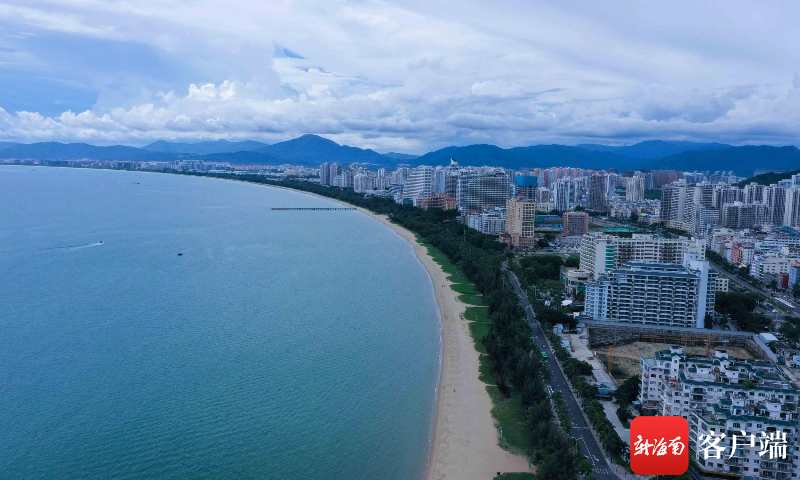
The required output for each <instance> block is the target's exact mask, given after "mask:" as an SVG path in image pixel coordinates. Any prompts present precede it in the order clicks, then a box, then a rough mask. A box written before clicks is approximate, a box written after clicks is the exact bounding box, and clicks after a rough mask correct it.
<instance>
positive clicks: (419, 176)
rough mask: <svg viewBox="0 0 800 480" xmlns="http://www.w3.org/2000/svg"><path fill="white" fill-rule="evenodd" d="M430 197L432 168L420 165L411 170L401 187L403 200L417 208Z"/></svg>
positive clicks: (431, 193) (431, 192) (431, 191)
mask: <svg viewBox="0 0 800 480" xmlns="http://www.w3.org/2000/svg"><path fill="white" fill-rule="evenodd" d="M431 195H433V167H429V166H427V165H422V166H419V167H417V168H415V169H413V170H411V172H410V173H409V175H408V179H407V180H406V183H405V184H404V185H403V200H404V201H406V200H408V201H410V202H411V203H412V204H413V205H414V206H419V205H421V204H422V201H423V200H425V199H426V198H428V197H430V196H431Z"/></svg>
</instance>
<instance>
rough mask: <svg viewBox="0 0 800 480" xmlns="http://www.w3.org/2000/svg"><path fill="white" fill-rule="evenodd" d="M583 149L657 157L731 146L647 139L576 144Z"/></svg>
mask: <svg viewBox="0 0 800 480" xmlns="http://www.w3.org/2000/svg"><path fill="white" fill-rule="evenodd" d="M576 146H577V147H578V148H583V149H584V150H591V151H595V152H606V153H615V154H617V155H621V156H623V157H629V158H640V159H657V158H663V157H666V156H669V155H676V154H678V153H683V152H689V151H704V150H721V149H723V148H731V145H726V144H724V143H696V142H665V141H663V140H648V141H646V142H639V143H636V144H634V145H627V146H621V147H614V146H609V145H594V144H584V145H576Z"/></svg>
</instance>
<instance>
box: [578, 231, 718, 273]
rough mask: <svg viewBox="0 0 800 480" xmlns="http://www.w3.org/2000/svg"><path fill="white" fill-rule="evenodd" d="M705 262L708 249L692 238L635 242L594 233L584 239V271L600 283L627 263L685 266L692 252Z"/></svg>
mask: <svg viewBox="0 0 800 480" xmlns="http://www.w3.org/2000/svg"><path fill="white" fill-rule="evenodd" d="M690 250H692V251H694V252H696V253H697V254H698V255H700V258H701V259H702V258H705V247H704V245H703V243H702V241H700V240H693V239H688V238H677V239H671V238H662V237H659V236H655V235H649V234H633V235H632V237H631V238H623V237H617V236H614V235H608V234H603V233H590V234H587V235H584V236H583V238H582V239H581V260H580V268H581V270H584V271H587V272H591V273H592V275H593V277H594V278H595V279H597V278H598V277H599V276H600V274H602V273H604V272H607V271H609V270H611V269H613V268H620V267H621V266H622V265H623V264H624V263H626V262H630V261H635V262H653V263H673V264H681V263H683V261H684V255H685V254H686V253H687V252H688V251H690Z"/></svg>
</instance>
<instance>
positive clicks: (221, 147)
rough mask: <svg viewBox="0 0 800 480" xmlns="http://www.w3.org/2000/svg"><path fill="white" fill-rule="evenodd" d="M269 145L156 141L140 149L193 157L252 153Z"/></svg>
mask: <svg viewBox="0 0 800 480" xmlns="http://www.w3.org/2000/svg"><path fill="white" fill-rule="evenodd" d="M268 145H269V144H266V143H261V142H256V141H253V140H245V141H243V142H229V141H227V140H217V141H216V142H197V143H173V142H167V141H164V140H158V141H156V142H153V143H151V144H150V145H145V146H144V147H142V148H143V149H144V150H149V151H151V152H165V153H192V154H195V155H209V154H212V153H233V152H254V151H257V150H258V149H260V148H264V147H266V146H268Z"/></svg>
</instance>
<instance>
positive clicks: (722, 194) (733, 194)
mask: <svg viewBox="0 0 800 480" xmlns="http://www.w3.org/2000/svg"><path fill="white" fill-rule="evenodd" d="M743 199H744V194H743V191H742V189H741V188H738V187H732V186H730V185H726V184H724V183H720V184H717V185H716V187H715V189H714V206H715V207H717V208H719V209H722V206H723V205H725V204H726V203H733V202H741V201H742V200H743Z"/></svg>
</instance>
